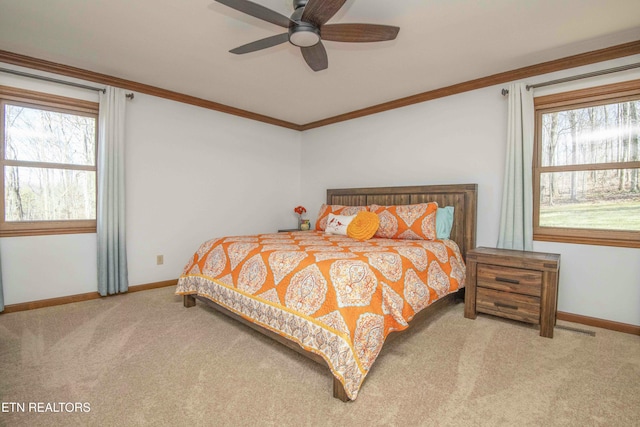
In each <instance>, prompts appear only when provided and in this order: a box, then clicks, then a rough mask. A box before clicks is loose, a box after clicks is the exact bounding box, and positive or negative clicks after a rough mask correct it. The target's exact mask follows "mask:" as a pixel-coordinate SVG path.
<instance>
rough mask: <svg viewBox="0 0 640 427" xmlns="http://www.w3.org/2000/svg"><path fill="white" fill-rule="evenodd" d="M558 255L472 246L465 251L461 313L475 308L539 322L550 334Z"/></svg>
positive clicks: (543, 331) (470, 313) (471, 315)
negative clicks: (465, 270)
mask: <svg viewBox="0 0 640 427" xmlns="http://www.w3.org/2000/svg"><path fill="white" fill-rule="evenodd" d="M559 272H560V255H558V254H548V253H542V252H526V251H514V250H508V249H494V248H476V249H472V250H471V251H469V252H468V253H467V285H466V291H465V300H464V317H466V318H469V319H475V318H476V315H477V313H478V312H480V313H486V314H492V315H494V316H500V317H506V318H508V319H513V320H519V321H522V322H527V323H533V324H535V325H540V336H542V337H548V338H553V327H554V326H555V324H556V311H557V304H558V276H559Z"/></svg>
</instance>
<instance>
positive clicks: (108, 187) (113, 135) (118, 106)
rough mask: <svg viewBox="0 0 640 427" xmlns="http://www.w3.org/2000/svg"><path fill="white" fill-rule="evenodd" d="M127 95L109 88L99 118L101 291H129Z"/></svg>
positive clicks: (102, 293) (103, 292)
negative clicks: (125, 155)
mask: <svg viewBox="0 0 640 427" xmlns="http://www.w3.org/2000/svg"><path fill="white" fill-rule="evenodd" d="M125 104H126V98H125V92H124V90H122V89H119V88H113V87H107V88H106V92H105V93H104V94H102V93H101V94H100V112H99V117H98V129H99V131H98V132H99V133H98V165H97V166H98V211H97V232H98V292H99V293H100V295H102V296H106V295H111V294H117V293H120V292H126V291H127V290H128V289H129V280H128V274H127V249H126V235H125V186H124V178H125V176H124V172H125V171H124V166H125V165H124V121H125Z"/></svg>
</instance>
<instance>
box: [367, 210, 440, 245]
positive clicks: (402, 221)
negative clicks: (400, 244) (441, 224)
mask: <svg viewBox="0 0 640 427" xmlns="http://www.w3.org/2000/svg"><path fill="white" fill-rule="evenodd" d="M369 210H370V211H371V212H374V213H376V214H378V217H379V218H380V227H378V231H377V232H376V234H375V237H382V238H385V239H408V240H436V238H437V234H436V212H437V210H438V204H437V203H436V202H429V203H419V204H416V205H393V206H380V205H370V206H369Z"/></svg>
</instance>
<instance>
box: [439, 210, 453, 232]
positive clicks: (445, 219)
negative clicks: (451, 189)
mask: <svg viewBox="0 0 640 427" xmlns="http://www.w3.org/2000/svg"><path fill="white" fill-rule="evenodd" d="M452 227H453V206H445V207H444V208H438V211H437V212H436V236H437V237H438V239H448V238H449V237H450V236H451V228H452Z"/></svg>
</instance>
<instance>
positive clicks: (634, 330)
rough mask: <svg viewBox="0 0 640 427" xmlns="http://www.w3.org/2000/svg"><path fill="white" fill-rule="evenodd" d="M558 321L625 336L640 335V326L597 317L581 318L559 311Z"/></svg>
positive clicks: (577, 315)
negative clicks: (615, 332) (620, 333)
mask: <svg viewBox="0 0 640 427" xmlns="http://www.w3.org/2000/svg"><path fill="white" fill-rule="evenodd" d="M557 318H558V320H565V321H567V322H573V323H579V324H581V325H588V326H595V327H596V328H602V329H609V330H611V331H617V332H624V333H625V334H631V335H640V326H636V325H630V324H628V323H620V322H614V321H612V320H604V319H598V318H595V317H589V316H581V315H579V314H573V313H565V312H562V311H559V312H558V314H557Z"/></svg>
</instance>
